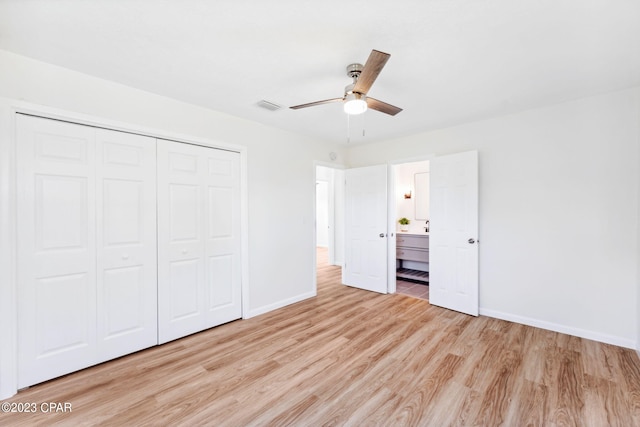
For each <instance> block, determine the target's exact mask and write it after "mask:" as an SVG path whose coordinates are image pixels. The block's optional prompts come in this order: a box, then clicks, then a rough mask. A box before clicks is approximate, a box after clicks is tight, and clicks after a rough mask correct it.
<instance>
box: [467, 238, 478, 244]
mask: <svg viewBox="0 0 640 427" xmlns="http://www.w3.org/2000/svg"><path fill="white" fill-rule="evenodd" d="M467 241H468V242H469V244H470V245H473V244H474V243H475V242H476V241H475V239H473V238H471V239H469V240H467Z"/></svg>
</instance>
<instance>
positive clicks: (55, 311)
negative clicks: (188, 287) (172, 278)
mask: <svg viewBox="0 0 640 427" xmlns="http://www.w3.org/2000/svg"><path fill="white" fill-rule="evenodd" d="M16 132H17V159H18V165H19V167H18V171H17V177H18V178H17V185H18V207H17V220H18V229H17V235H18V271H17V276H18V277H17V279H18V295H17V297H18V337H17V338H18V387H26V386H29V385H32V384H36V383H39V382H42V381H45V380H48V379H51V378H54V377H57V376H60V375H64V374H66V373H69V372H72V371H76V370H78V369H82V368H85V367H87V366H91V365H93V364H96V363H99V362H102V361H104V360H108V359H111V358H114V357H118V356H121V355H123V354H127V353H131V352H133V351H136V350H140V349H142V348H146V347H149V346H152V345H154V344H156V343H157V303H156V291H157V287H156V283H157V277H156V273H157V265H156V204H155V197H156V188H155V182H156V176H155V160H156V159H155V140H154V139H153V138H147V137H142V136H138V135H131V134H125V133H121V132H115V131H107V130H101V129H96V128H92V127H88V126H82V125H76V124H71V123H65V122H59V121H55V120H49V119H43V118H36V117H30V116H24V115H18V116H17V129H16Z"/></svg>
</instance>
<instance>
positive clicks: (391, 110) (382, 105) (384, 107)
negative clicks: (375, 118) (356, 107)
mask: <svg viewBox="0 0 640 427" xmlns="http://www.w3.org/2000/svg"><path fill="white" fill-rule="evenodd" d="M367 107H369V108H371V109H372V110H376V111H380V112H381V113H385V114H389V115H391V116H395V115H396V114H398V113H399V112H400V111H402V108H399V107H396V106H394V105H391V104H387V103H386V102H382V101H378V100H377V99H375V98H371V97H369V96H367Z"/></svg>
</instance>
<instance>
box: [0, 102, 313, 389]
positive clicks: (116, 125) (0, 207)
mask: <svg viewBox="0 0 640 427" xmlns="http://www.w3.org/2000/svg"><path fill="white" fill-rule="evenodd" d="M16 114H27V115H33V116H38V117H43V118H48V119H53V120H60V121H66V122H72V123H77V124H80V125H86V126H93V127H97V128H106V129H111V130H116V131H120V132H127V133H133V134H139V135H145V136H150V137H153V138H161V139H168V140H172V141H176V142H181V143H186V144H193V145H201V146H204V147H211V148H217V149H221V150H227V151H234V152H237V153H239V154H240V240H241V245H240V257H241V273H240V275H241V292H242V318H243V319H246V318H247V317H248V315H249V306H250V305H249V298H250V296H249V259H248V256H249V239H248V234H247V231H248V229H249V228H248V225H249V214H248V209H247V207H248V187H247V178H248V173H247V155H248V153H247V147H245V146H241V145H237V144H231V143H227V142H222V141H217V140H212V139H206V138H200V137H194V136H191V135H185V134H180V133H175V132H170V131H166V130H162V129H158V128H150V127H146V126H139V125H135V124H132V123H127V122H120V121H116V120H110V119H106V118H103V117H96V116H92V115H86V114H82V113H76V112H72V111H66V110H62V109H58V108H52V107H46V106H43V105H38V104H33V103H29V102H24V101H19V100H15V99H10V98H4V97H0V236H2V239H0V328H1V329H0V330H1V331H2V334H0V399H6V398H9V397H11V396H13V395H15V394H16V393H17V391H18V389H17V384H18V379H17V372H18V360H17V352H18V348H17V327H18V322H17V314H18V313H17V303H18V301H17V276H16V275H17V265H16V262H17V247H16V245H17V236H16V231H15V230H16V225H17V218H16V202H17V196H18V195H17V194H16V184H17V176H16V169H17V167H18V165H17V164H16V140H15V138H16ZM314 283H315V282H314Z"/></svg>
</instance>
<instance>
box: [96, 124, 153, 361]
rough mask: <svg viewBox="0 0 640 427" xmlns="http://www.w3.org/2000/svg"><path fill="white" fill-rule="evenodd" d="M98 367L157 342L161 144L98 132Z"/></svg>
mask: <svg viewBox="0 0 640 427" xmlns="http://www.w3.org/2000/svg"><path fill="white" fill-rule="evenodd" d="M95 132H96V167H95V170H96V173H97V177H96V203H97V212H96V217H97V218H96V219H97V224H98V227H97V292H98V295H97V301H98V305H97V310H98V312H97V323H98V355H99V356H98V357H99V359H100V360H99V361H104V360H110V359H113V358H116V357H119V356H122V355H124V354H129V353H133V352H134V351H138V350H141V349H143V348H147V347H151V346H153V345H155V344H157V342H158V327H157V325H158V318H157V308H158V302H157V262H156V260H157V258H156V256H157V251H156V233H157V230H156V140H155V138H150V137H146V136H141V135H134V134H130V133H123V132H116V131H111V130H104V129H96V130H95Z"/></svg>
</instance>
